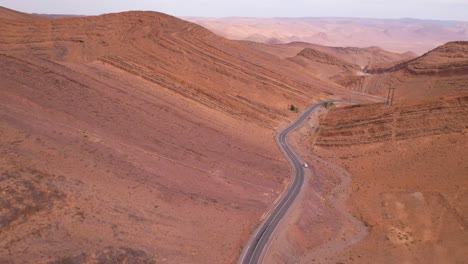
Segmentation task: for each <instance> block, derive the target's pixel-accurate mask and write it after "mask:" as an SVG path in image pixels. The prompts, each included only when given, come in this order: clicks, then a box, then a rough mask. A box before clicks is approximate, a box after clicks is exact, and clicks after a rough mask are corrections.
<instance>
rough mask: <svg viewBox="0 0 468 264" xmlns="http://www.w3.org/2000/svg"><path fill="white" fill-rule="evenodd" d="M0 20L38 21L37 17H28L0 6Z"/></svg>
mask: <svg viewBox="0 0 468 264" xmlns="http://www.w3.org/2000/svg"><path fill="white" fill-rule="evenodd" d="M0 18H3V19H12V20H33V19H39V17H38V16H35V15H30V14H26V13H22V12H18V11H15V10H11V9H8V8H5V7H2V6H0Z"/></svg>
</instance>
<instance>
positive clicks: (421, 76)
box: [363, 41, 468, 99]
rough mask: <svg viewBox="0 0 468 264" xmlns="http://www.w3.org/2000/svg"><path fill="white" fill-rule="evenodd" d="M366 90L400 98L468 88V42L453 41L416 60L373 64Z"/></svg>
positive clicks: (461, 90) (411, 97)
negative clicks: (382, 64) (389, 93)
mask: <svg viewBox="0 0 468 264" xmlns="http://www.w3.org/2000/svg"><path fill="white" fill-rule="evenodd" d="M367 72H368V73H370V74H371V75H370V76H368V77H367V78H366V81H365V82H364V84H363V91H366V92H369V93H372V94H378V95H381V96H385V95H386V94H387V92H388V89H389V88H395V89H396V92H395V94H396V96H397V98H399V99H421V98H426V97H437V96H443V95H448V94H454V93H459V92H465V91H467V90H468V42H466V41H457V42H449V43H447V44H445V45H442V46H440V47H437V48H436V49H434V50H432V51H430V52H428V53H426V54H424V55H423V56H421V57H418V58H416V59H413V60H409V61H405V62H402V63H398V64H396V65H391V66H388V65H387V66H386V67H385V66H384V67H379V66H376V67H370V68H369V69H368V71H367Z"/></svg>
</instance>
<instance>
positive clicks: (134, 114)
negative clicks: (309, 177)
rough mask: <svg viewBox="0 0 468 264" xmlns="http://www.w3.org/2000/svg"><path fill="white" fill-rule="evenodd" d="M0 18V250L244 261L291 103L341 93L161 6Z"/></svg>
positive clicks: (25, 258) (280, 169)
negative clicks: (280, 129)
mask: <svg viewBox="0 0 468 264" xmlns="http://www.w3.org/2000/svg"><path fill="white" fill-rule="evenodd" d="M0 22H1V23H0V153H1V157H2V158H1V159H0V169H1V171H0V175H1V178H0V180H1V184H0V186H1V188H2V189H1V192H2V196H1V203H2V207H1V208H0V209H1V213H0V235H1V237H2V239H1V241H0V262H8V263H64V262H66V263H70V262H73V263H94V262H98V263H104V262H105V261H110V262H119V261H122V260H123V259H126V260H128V261H130V260H132V261H133V260H134V261H138V262H142V263H160V262H169V263H232V262H235V261H236V259H237V257H238V255H239V253H240V250H241V248H242V246H243V245H244V243H245V241H246V240H247V239H248V237H249V234H250V232H251V231H252V230H253V229H254V228H255V227H256V225H257V223H258V221H259V220H260V218H261V216H262V214H264V213H265V212H266V211H267V210H268V208H269V207H270V206H271V205H272V204H273V202H274V201H275V200H276V198H277V197H278V195H279V194H280V192H281V191H282V190H283V189H284V187H285V185H286V184H287V182H288V180H289V178H288V177H289V176H288V175H289V173H288V172H289V168H288V165H287V163H286V162H285V160H284V158H283V156H282V155H281V153H280V151H279V150H278V148H277V146H276V144H275V142H274V135H275V131H274V130H275V129H276V128H277V127H278V126H280V125H283V124H286V123H289V122H290V120H291V119H292V118H294V117H295V116H296V113H293V112H291V111H289V110H288V106H289V104H292V103H294V104H295V105H297V106H299V107H300V108H303V107H305V106H307V105H310V104H311V103H312V102H314V101H317V100H321V99H322V98H324V97H326V96H330V95H331V94H336V95H337V96H345V95H346V94H347V92H346V91H345V90H344V89H341V88H340V87H338V86H336V87H333V85H328V84H327V83H325V82H323V81H321V80H318V79H314V78H313V77H311V76H309V75H307V74H306V73H304V72H303V71H302V70H301V69H300V68H298V67H297V66H296V65H295V64H294V63H292V62H288V61H284V60H281V59H279V58H277V57H275V56H272V55H270V54H267V53H261V52H258V51H254V50H252V49H250V48H249V47H247V46H246V45H245V44H243V43H238V42H234V41H229V40H226V39H223V38H221V37H218V36H216V35H214V34H212V33H211V32H209V31H208V30H206V29H204V28H202V27H200V26H197V25H194V24H191V23H188V22H185V21H182V20H179V19H176V18H174V17H171V16H167V15H164V14H160V13H153V12H128V13H121V14H109V15H103V16H97V17H74V18H61V19H46V18H40V19H32V20H30V21H24V20H22V19H16V18H15V17H11V16H2V18H0ZM340 89H341V90H340Z"/></svg>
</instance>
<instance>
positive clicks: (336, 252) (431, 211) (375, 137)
mask: <svg viewBox="0 0 468 264" xmlns="http://www.w3.org/2000/svg"><path fill="white" fill-rule="evenodd" d="M467 114H468V97H467V95H466V94H465V95H457V96H450V97H445V98H441V99H437V100H429V101H422V102H412V103H406V104H397V105H394V106H391V107H390V106H385V105H383V104H380V105H379V104H377V105H372V106H354V107H345V108H342V109H334V110H331V111H330V112H329V113H328V114H326V115H325V116H324V117H323V119H322V122H321V124H320V127H319V129H318V132H317V134H314V135H312V136H310V137H309V139H308V140H309V142H310V143H309V144H310V145H311V146H312V144H313V147H311V148H312V149H313V150H312V159H314V158H313V157H316V158H315V159H316V160H317V168H320V170H321V171H322V172H324V173H328V175H329V177H330V179H335V180H336V183H335V184H337V186H341V185H342V184H343V182H346V181H347V180H346V178H348V177H349V179H350V187H349V193H348V195H350V196H349V197H350V198H349V200H348V201H347V203H346V204H347V208H345V210H350V212H351V214H352V215H353V216H354V217H355V219H357V220H359V221H360V222H362V223H363V224H364V225H365V226H366V228H367V230H368V234H367V235H365V236H361V237H360V238H359V240H357V241H354V243H351V244H348V245H346V244H345V246H342V247H340V245H341V244H339V243H337V242H334V239H337V240H339V241H341V242H343V241H349V240H350V239H354V238H355V237H356V236H359V234H362V233H359V231H357V230H359V229H357V227H359V225H354V226H353V225H349V223H348V224H343V225H342V226H341V227H340V226H337V225H336V223H337V222H340V221H341V222H343V223H346V218H345V215H344V214H341V213H339V212H335V213H334V214H333V213H328V214H327V213H326V212H327V210H328V211H329V210H333V209H331V208H329V207H327V204H330V203H332V202H333V199H340V198H339V197H341V196H343V195H347V194H346V193H347V192H346V191H343V190H339V191H338V192H336V191H335V192H332V193H331V195H330V196H324V197H325V200H324V203H322V205H323V204H325V208H328V209H324V210H323V211H322V212H325V213H324V215H325V216H324V217H325V218H326V217H329V216H330V215H331V216H333V215H337V218H336V219H337V220H334V221H331V222H330V224H329V225H328V226H329V228H331V230H333V231H331V232H332V234H333V233H335V234H336V236H335V238H333V236H332V239H331V242H325V243H324V246H322V247H316V248H315V250H314V249H313V248H312V249H310V250H309V251H306V252H305V253H304V255H303V256H304V257H303V260H304V262H305V263H310V262H311V261H312V260H315V262H316V263H330V262H331V263H335V262H346V263H369V262H379V263H380V262H391V263H404V262H413V263H428V262H437V263H457V262H464V261H466V254H465V253H464V252H466V250H468V248H467V246H466V245H467V242H468V241H467V237H468V236H467V234H468V218H467V216H468V211H467V207H466V203H467V197H468V195H467V194H468V180H467V178H466V175H468V168H467V167H466V164H468V160H467V157H468V153H467V149H468V145H467V140H466V136H467V132H468V119H467ZM334 164H336V165H338V166H339V167H335V165H334ZM343 173H344V174H343ZM346 174H348V176H347V177H344V178H343V176H339V177H338V176H337V175H346ZM333 175H334V176H333ZM340 178H341V179H340ZM332 181H333V180H332ZM323 184H324V186H327V181H324V183H323ZM337 197H338V198H337ZM319 204H321V203H319ZM337 208H339V207H337ZM335 211H336V209H335ZM338 211H339V210H338ZM303 212H304V213H303V217H302V218H301V219H302V222H299V223H301V225H299V228H300V227H302V226H304V221H307V219H312V220H313V219H317V218H314V217H315V216H314V215H313V214H312V213H311V212H308V211H307V210H304V211H303ZM311 215H312V216H311ZM339 219H342V220H339ZM315 221H317V220H315ZM356 232H357V233H356ZM296 237H298V236H297V235H296ZM299 237H301V236H299ZM343 243H346V242H343ZM327 245H329V247H328V248H327Z"/></svg>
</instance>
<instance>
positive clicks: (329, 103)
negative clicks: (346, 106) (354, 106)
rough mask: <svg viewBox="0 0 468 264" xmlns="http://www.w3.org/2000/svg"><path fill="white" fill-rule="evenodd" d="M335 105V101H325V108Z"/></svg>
mask: <svg viewBox="0 0 468 264" xmlns="http://www.w3.org/2000/svg"><path fill="white" fill-rule="evenodd" d="M334 105H335V103H333V102H326V103H325V108H327V109H328V108H331V107H333V106H334Z"/></svg>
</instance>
